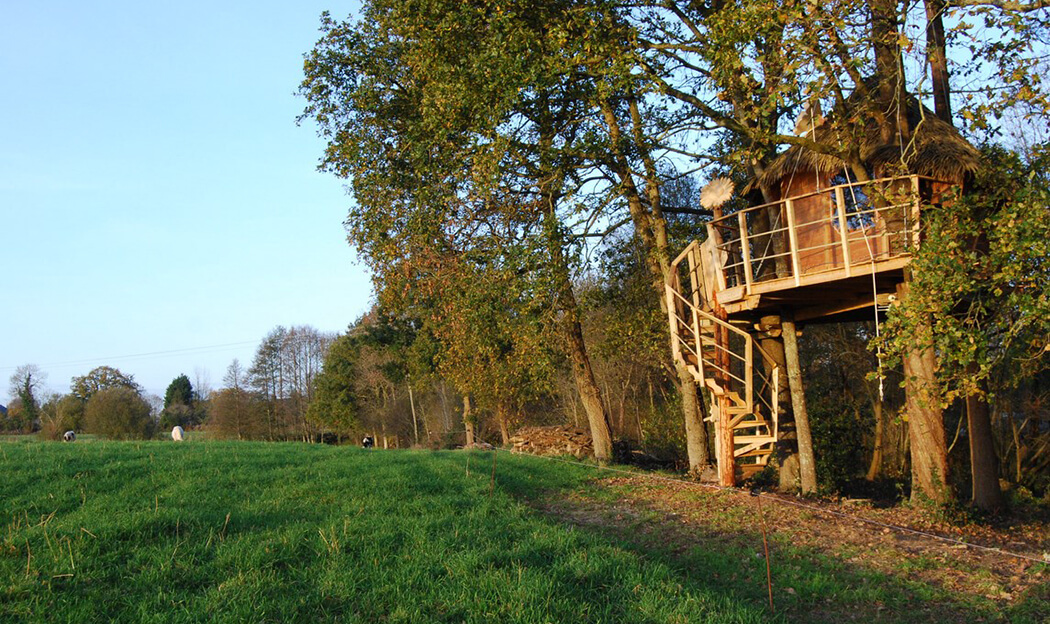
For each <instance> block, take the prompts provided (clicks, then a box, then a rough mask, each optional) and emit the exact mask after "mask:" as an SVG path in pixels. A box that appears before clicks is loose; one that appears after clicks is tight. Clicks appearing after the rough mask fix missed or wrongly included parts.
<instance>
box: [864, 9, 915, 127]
mask: <svg viewBox="0 0 1050 624" xmlns="http://www.w3.org/2000/svg"><path fill="white" fill-rule="evenodd" d="M897 4H898V3H897V0H868V6H869V8H870V10H871V40H872V49H873V51H874V53H875V54H874V56H875V81H876V87H875V88H876V89H877V92H876V101H875V106H874V107H873V108H872V109H871V111H870V112H871V113H873V115H874V116H875V117H876V119H877V120H878V121H879V130H880V132H879V133H880V138H881V139H882V142H883V144H885V145H896V144H900V145H903V144H904V141H906V140H907V139H908V138H909V136H910V128H909V127H908V118H907V107H906V106H905V102H907V99H906V98H907V93H906V91H905V90H904V61H903V59H902V58H901V48H900V39H901V38H900V23H899V20H898V12H897Z"/></svg>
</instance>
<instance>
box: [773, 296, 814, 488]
mask: <svg viewBox="0 0 1050 624" xmlns="http://www.w3.org/2000/svg"><path fill="white" fill-rule="evenodd" d="M781 326H782V327H783V329H784V331H783V334H782V335H783V337H784V359H785V361H786V363H787V375H788V385H789V386H790V388H791V411H792V413H793V414H794V416H795V433H796V435H797V436H798V464H799V478H800V485H801V489H802V493H803V494H809V493H813V492H816V491H817V462H816V457H815V456H814V453H813V436H812V434H811V433H810V428H809V413H808V412H807V411H806V393H805V386H804V385H803V382H802V365H801V363H800V361H799V357H798V334H797V333H796V330H795V320H794V316H793V313H792V312H791V311H789V310H785V311H784V312H783V313H782V314H781Z"/></svg>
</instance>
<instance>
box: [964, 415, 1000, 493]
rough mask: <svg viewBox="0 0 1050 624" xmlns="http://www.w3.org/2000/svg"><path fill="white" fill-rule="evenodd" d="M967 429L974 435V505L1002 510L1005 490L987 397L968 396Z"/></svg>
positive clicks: (972, 462)
mask: <svg viewBox="0 0 1050 624" xmlns="http://www.w3.org/2000/svg"><path fill="white" fill-rule="evenodd" d="M966 429H967V431H968V432H969V436H970V471H971V472H970V474H971V477H972V479H971V483H972V485H973V505H974V507H977V508H979V509H983V510H985V511H996V510H998V509H1001V508H1002V507H1003V491H1002V490H1001V489H1000V488H999V458H998V457H997V456H996V454H995V439H994V437H993V436H992V420H991V418H990V417H989V414H988V402H987V401H986V400H985V399H984V397H983V396H979V395H977V394H971V395H970V396H968V397H966Z"/></svg>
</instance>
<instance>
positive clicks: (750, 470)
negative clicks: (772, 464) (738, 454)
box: [737, 464, 767, 479]
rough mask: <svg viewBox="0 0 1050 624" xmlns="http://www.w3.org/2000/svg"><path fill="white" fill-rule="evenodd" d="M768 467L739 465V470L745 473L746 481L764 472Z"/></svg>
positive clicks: (762, 465) (763, 465)
mask: <svg viewBox="0 0 1050 624" xmlns="http://www.w3.org/2000/svg"><path fill="white" fill-rule="evenodd" d="M766 466H767V464H737V468H739V469H740V472H742V473H743V475H744V478H745V479H747V478H749V477H753V476H755V475H756V474H758V473H760V472H762V470H763V469H764V468H765V467H766Z"/></svg>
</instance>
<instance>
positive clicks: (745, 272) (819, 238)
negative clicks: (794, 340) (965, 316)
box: [703, 176, 949, 320]
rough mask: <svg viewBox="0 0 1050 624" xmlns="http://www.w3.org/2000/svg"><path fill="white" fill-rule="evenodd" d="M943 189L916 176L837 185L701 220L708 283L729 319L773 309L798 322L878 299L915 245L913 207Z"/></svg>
mask: <svg viewBox="0 0 1050 624" xmlns="http://www.w3.org/2000/svg"><path fill="white" fill-rule="evenodd" d="M948 186H949V185H947V184H946V183H943V182H939V181H937V180H933V179H930V178H925V177H922V176H902V177H896V178H885V179H880V180H874V181H870V182H864V183H854V184H843V185H839V186H833V187H830V188H827V189H822V190H819V191H816V192H812V193H807V194H804V195H797V196H793V197H788V198H786V199H783V200H780V201H777V202H773V203H770V204H765V205H762V206H755V207H753V208H747V209H745V210H741V211H739V212H735V213H732V214H729V215H726V216H724V217H720V218H718V219H715V220H713V221H712V222H711V223H709V224H708V237H709V242H708V243H707V244H706V245H705V246H704V247H706V248H707V257H704V258H703V262H705V263H707V262H710V263H711V265H713V268H714V270H713V271H706V273H707V275H708V276H710V277H711V278H713V280H714V283H713V284H710V285H708V284H705V290H707V293H708V294H709V296H711V297H713V298H714V299H715V300H716V301H717V302H718V304H719V305H720V306H721V307H723V308H725V310H726V311H727V313H728V314H730V315H731V316H733V315H736V314H739V313H744V312H748V311H754V312H759V313H761V312H762V311H763V310H772V309H775V308H778V307H781V306H785V305H786V306H790V307H792V308H794V309H796V316H797V318H798V320H807V319H814V318H820V317H823V316H830V315H837V314H843V313H847V312H850V311H853V310H859V309H861V308H864V307H868V306H871V305H872V302H873V301H878V300H879V299H880V298H881V299H888V298H889V296H890V294H891V293H892V292H893V290H894V288H895V285H896V284H897V283H899V282H900V281H901V280H902V279H903V268H904V267H905V266H906V265H907V264H908V263H909V262H910V260H911V254H912V252H913V251H914V250H915V248H916V247H917V246H918V244H919V232H920V217H921V212H922V208H923V206H924V205H925V206H928V205H930V204H932V203H935V202H936V201H939V199H940V194H941V193H943V192H944V190H945V189H946V188H947V187H948Z"/></svg>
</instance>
